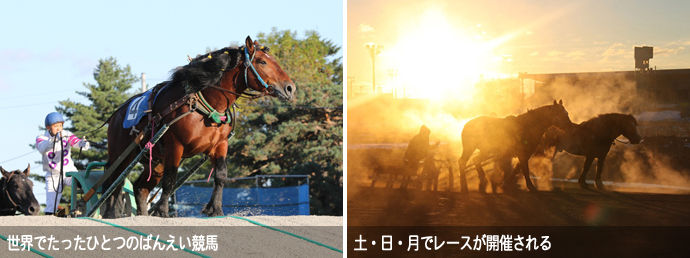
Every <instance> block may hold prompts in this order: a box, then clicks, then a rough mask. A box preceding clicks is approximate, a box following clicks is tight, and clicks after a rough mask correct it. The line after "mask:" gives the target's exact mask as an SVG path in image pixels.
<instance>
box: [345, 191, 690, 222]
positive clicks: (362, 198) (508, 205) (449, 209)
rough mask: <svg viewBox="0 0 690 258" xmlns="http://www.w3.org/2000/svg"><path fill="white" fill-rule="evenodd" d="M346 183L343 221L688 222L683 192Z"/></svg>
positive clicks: (689, 205)
mask: <svg viewBox="0 0 690 258" xmlns="http://www.w3.org/2000/svg"><path fill="white" fill-rule="evenodd" d="M350 189H352V190H350V191H349V192H348V206H347V207H348V221H347V225H348V226H593V225H596V226H690V195H688V194H654V193H634V192H627V193H624V192H615V191H600V190H594V189H590V190H585V189H579V188H565V189H558V188H556V189H554V190H552V191H540V192H538V193H530V192H525V191H516V192H512V193H497V194H491V193H487V194H482V193H479V192H469V193H467V194H461V193H459V192H431V191H419V190H401V189H389V188H370V187H360V188H357V189H356V191H353V190H355V189H353V188H352V187H351V188H350Z"/></svg>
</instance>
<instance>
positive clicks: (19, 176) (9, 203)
mask: <svg viewBox="0 0 690 258" xmlns="http://www.w3.org/2000/svg"><path fill="white" fill-rule="evenodd" d="M30 168H31V167H30V166H28V165H27V167H26V169H25V170H24V172H22V171H19V170H14V171H12V172H7V171H5V169H3V168H2V167H0V172H2V179H0V216H11V215H15V214H16V212H17V211H20V212H21V213H22V214H24V215H38V213H39V212H40V210H41V205H39V204H38V201H37V200H36V197H35V196H34V191H33V186H34V183H33V182H32V181H31V179H29V171H30Z"/></svg>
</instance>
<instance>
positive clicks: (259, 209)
mask: <svg viewBox="0 0 690 258" xmlns="http://www.w3.org/2000/svg"><path fill="white" fill-rule="evenodd" d="M212 192H213V187H196V186H189V185H183V186H181V187H180V189H178V190H177V191H176V192H175V195H176V197H175V198H176V201H177V203H176V204H175V205H174V207H175V210H176V211H177V214H178V216H180V217H202V216H205V215H201V214H200V212H201V209H203V208H204V206H205V205H206V204H207V203H208V201H209V200H210V199H211V193H212ZM223 213H224V214H225V215H232V214H239V215H242V216H255V215H274V216H290V215H309V185H306V184H305V185H301V186H290V187H277V188H224V189H223Z"/></svg>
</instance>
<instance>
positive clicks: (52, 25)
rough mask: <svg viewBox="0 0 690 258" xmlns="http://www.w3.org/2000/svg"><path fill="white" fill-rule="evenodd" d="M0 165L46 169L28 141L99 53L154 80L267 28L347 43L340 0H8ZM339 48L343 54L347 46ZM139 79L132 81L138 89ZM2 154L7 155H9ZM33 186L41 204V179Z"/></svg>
mask: <svg viewBox="0 0 690 258" xmlns="http://www.w3.org/2000/svg"><path fill="white" fill-rule="evenodd" d="M0 27H1V28H2V29H1V30H0V121H2V126H0V131H1V132H2V134H1V135H3V139H2V140H1V141H0V142H1V143H2V144H1V146H2V148H0V166H2V167H3V168H5V169H6V170H14V169H24V168H26V165H27V163H31V171H32V172H33V173H39V174H40V175H43V174H44V172H43V171H42V168H41V166H40V164H35V163H34V162H35V161H39V160H40V158H41V157H40V154H38V152H34V153H32V154H28V155H26V156H23V157H20V158H16V159H14V160H11V161H6V160H9V159H13V158H15V157H18V156H20V155H23V154H26V153H29V152H31V148H30V147H29V144H30V143H33V142H34V140H35V138H36V136H37V135H38V134H42V133H44V131H43V130H39V126H42V125H43V121H44V118H45V116H46V114H48V113H49V112H52V111H55V106H56V105H57V102H58V101H60V100H66V99H68V98H69V99H71V100H75V101H79V102H81V101H84V100H85V98H84V97H82V96H80V95H77V94H76V93H75V92H76V91H84V90H85V88H84V87H83V83H93V84H95V81H94V79H93V70H94V68H95V67H96V65H97V64H98V60H99V59H104V58H107V57H110V56H112V57H115V58H116V59H117V61H118V63H119V64H120V65H122V66H124V65H130V67H131V69H132V72H133V73H134V74H135V75H137V76H139V75H141V73H146V79H147V83H148V84H149V85H150V86H153V85H155V84H157V83H159V82H161V81H163V80H166V79H167V78H168V77H169V75H170V74H169V71H170V70H172V69H174V68H175V67H178V66H180V65H184V64H186V63H187V61H186V59H187V55H190V56H195V55H197V54H202V53H203V52H204V51H205V50H206V48H207V47H210V48H221V47H224V46H229V45H230V44H231V43H232V42H239V43H241V42H244V39H245V38H246V37H247V36H248V35H249V36H252V38H255V37H256V35H257V34H258V33H259V32H266V33H268V32H270V31H271V28H273V27H276V28H277V29H278V30H291V31H296V32H298V33H299V36H303V35H304V32H305V31H307V30H315V31H317V32H318V33H319V34H321V36H322V38H325V39H330V40H332V41H333V42H339V45H341V46H342V45H343V43H342V42H343V2H342V1H317V0H307V1H241V2H240V1H184V2H182V4H172V3H171V1H114V2H113V1H110V2H103V3H101V2H100V1H70V2H69V4H67V3H65V2H54V1H50V2H49V1H46V2H45V3H41V2H36V1H31V2H26V1H5V2H3V3H2V8H0ZM339 55H342V51H341V53H340V54H339ZM140 87H141V84H136V85H134V89H138V88H140ZM5 161H6V162H5ZM35 185H36V186H35V187H34V192H35V194H36V198H37V199H38V201H39V202H40V203H45V193H44V192H45V190H44V187H45V184H43V183H41V184H38V183H37V184H35Z"/></svg>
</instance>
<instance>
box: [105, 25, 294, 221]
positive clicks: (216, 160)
mask: <svg viewBox="0 0 690 258" xmlns="http://www.w3.org/2000/svg"><path fill="white" fill-rule="evenodd" d="M264 82H265V83H264ZM248 88H249V89H252V90H255V91H259V92H262V95H271V96H274V97H278V98H280V99H282V100H291V99H293V98H294V92H295V90H296V88H295V84H294V83H293V82H292V80H291V79H290V77H288V75H287V74H286V73H285V72H284V71H283V69H282V68H281V67H280V66H279V65H278V63H277V62H276V60H275V59H274V58H273V56H271V55H269V54H268V48H267V47H262V46H259V43H258V42H256V41H254V42H252V40H251V38H250V37H247V39H246V40H245V46H243V47H239V48H223V49H220V50H217V51H214V52H211V53H209V54H206V55H203V56H198V57H197V58H195V59H194V60H192V61H191V62H190V63H189V64H188V65H186V66H183V67H180V68H178V69H176V70H175V72H174V73H173V74H172V80H171V81H170V82H169V83H168V85H167V86H166V87H164V88H163V89H162V90H160V93H159V95H158V98H157V99H156V101H155V103H154V104H153V110H152V114H154V116H156V115H155V114H161V113H165V112H167V111H169V110H170V109H171V108H170V106H176V105H177V106H179V108H173V109H172V111H171V112H170V113H168V114H163V115H162V116H163V117H162V119H160V121H159V123H157V124H165V123H169V122H170V121H172V120H174V119H176V118H178V117H179V116H183V115H184V114H185V113H187V112H188V111H190V110H191V109H192V106H193V105H185V103H180V102H179V101H178V100H181V99H182V98H183V97H189V96H192V94H196V93H201V94H202V95H203V98H204V99H205V103H207V104H208V105H209V106H210V107H211V108H212V109H215V110H217V111H218V112H219V113H220V114H221V115H222V114H223V111H225V114H226V116H225V117H224V118H226V119H228V120H231V119H234V117H233V115H231V111H230V109H231V108H232V105H233V103H234V102H235V100H237V98H238V97H239V96H240V95H241V94H242V93H244V91H245V90H247V89H248ZM152 95H153V94H152ZM197 104H198V105H194V106H195V107H196V109H195V110H196V111H197V112H192V113H190V114H188V115H186V116H184V117H182V118H181V119H180V120H178V121H177V122H175V123H173V124H172V125H171V126H170V128H169V130H168V131H167V132H166V133H165V134H164V135H163V138H161V141H159V143H158V144H156V145H155V147H154V148H153V156H154V157H155V158H156V159H160V160H162V162H161V163H162V164H163V165H162V169H156V168H154V169H153V171H152V172H151V173H149V171H151V170H150V168H149V164H148V163H149V162H143V161H142V162H140V163H142V165H143V166H144V172H143V173H142V174H141V176H140V177H139V179H137V181H136V182H135V184H134V191H135V195H136V202H137V215H148V214H147V210H146V207H147V202H146V198H147V197H148V195H149V192H150V191H151V190H152V189H153V187H155V186H156V185H157V184H158V182H160V180H161V179H162V180H163V184H162V188H163V191H162V195H161V198H160V202H161V203H160V204H161V205H159V206H158V207H159V208H158V209H157V210H156V211H155V213H157V214H158V215H159V216H162V217H167V216H168V198H169V197H170V195H171V194H172V191H173V190H174V189H173V188H174V185H175V183H176V180H177V169H178V167H179V165H180V160H181V159H182V158H183V157H191V156H193V155H196V154H199V153H203V154H205V155H207V156H209V157H210V159H211V162H212V164H213V168H214V171H213V172H214V181H215V182H214V188H213V194H212V196H211V199H210V201H209V203H208V204H207V205H206V207H204V208H203V210H202V213H204V214H207V215H208V216H209V217H211V216H222V215H223V210H222V208H221V205H222V198H223V197H222V194H223V185H224V182H225V180H226V178H227V166H226V163H225V157H226V154H227V151H228V137H229V135H230V133H231V131H232V130H233V128H232V123H225V122H218V120H217V118H218V116H219V115H218V114H215V115H216V117H215V119H213V118H214V117H211V116H210V115H208V116H207V115H204V114H202V113H200V111H199V109H200V108H201V107H200V106H201V105H202V104H203V103H202V102H201V101H199V102H197ZM122 106H123V107H125V108H122V107H120V108H119V109H118V110H117V111H115V113H114V114H113V116H112V118H111V119H110V120H109V123H110V126H109V128H108V159H109V162H110V163H113V162H114V161H115V160H116V159H117V158H118V157H119V156H120V155H121V153H123V152H124V150H125V149H126V148H127V146H128V145H129V144H130V143H131V142H132V141H134V139H135V136H136V133H135V134H133V135H130V130H129V129H123V128H122V123H123V120H124V119H125V115H126V110H127V108H126V106H127V103H125V104H123V105H122ZM226 121H227V120H226ZM147 123H149V122H148V121H146V119H142V121H141V122H140V123H139V124H138V125H136V126H135V128H136V129H138V130H140V131H141V130H143V129H144V127H145V126H146V124H147ZM150 137H151V135H146V137H145V138H144V140H143V141H142V142H141V145H140V147H144V146H143V143H146V142H148V141H149V139H150ZM136 152H137V151H134V152H132V153H131V154H130V155H128V156H127V157H126V159H125V160H124V162H122V163H121V165H120V166H119V167H118V169H117V170H115V172H114V173H113V175H111V177H110V179H109V182H106V183H107V184H112V182H114V180H115V178H117V176H118V175H119V174H120V173H122V171H123V170H124V168H125V167H126V166H127V165H128V164H129V163H131V161H132V160H133V159H134V157H135V156H136V154H137V153H136ZM159 164H160V163H159ZM153 166H154V167H158V166H156V165H153ZM149 177H150V179H149ZM104 186H105V187H108V185H105V184H104ZM121 187H122V186H120V187H119V188H118V189H115V192H114V194H113V196H111V197H110V198H109V199H108V200H106V202H105V204H106V205H105V206H106V211H105V213H104V217H108V218H115V217H119V216H120V215H119V213H118V211H122V210H123V207H124V203H123V201H122V198H121V197H120V196H119V195H120V192H121Z"/></svg>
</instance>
